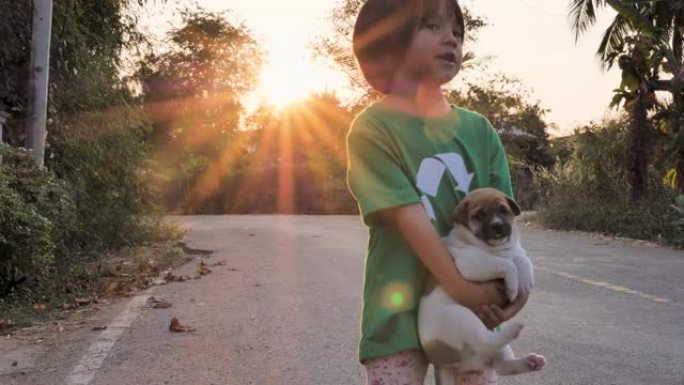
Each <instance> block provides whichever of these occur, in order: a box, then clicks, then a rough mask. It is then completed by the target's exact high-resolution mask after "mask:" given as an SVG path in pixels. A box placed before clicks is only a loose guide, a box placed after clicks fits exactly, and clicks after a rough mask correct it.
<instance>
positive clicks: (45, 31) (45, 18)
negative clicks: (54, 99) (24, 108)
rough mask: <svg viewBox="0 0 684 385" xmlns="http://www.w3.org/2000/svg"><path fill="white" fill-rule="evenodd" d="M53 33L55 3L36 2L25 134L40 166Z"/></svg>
mask: <svg viewBox="0 0 684 385" xmlns="http://www.w3.org/2000/svg"><path fill="white" fill-rule="evenodd" d="M51 30H52V0H33V29H32V32H31V74H30V76H31V79H30V90H29V126H28V129H27V133H26V134H27V135H26V147H27V148H29V149H31V150H32V151H33V156H34V157H35V158H36V163H38V165H39V166H41V167H42V166H43V161H44V157H45V136H46V130H45V125H46V123H47V99H48V80H49V76H50V36H51Z"/></svg>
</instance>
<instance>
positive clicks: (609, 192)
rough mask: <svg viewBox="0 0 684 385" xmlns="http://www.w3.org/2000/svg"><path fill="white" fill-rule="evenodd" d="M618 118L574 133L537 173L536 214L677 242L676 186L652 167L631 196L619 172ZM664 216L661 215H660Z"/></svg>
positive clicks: (560, 222) (575, 225)
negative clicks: (635, 197) (559, 159)
mask: <svg viewBox="0 0 684 385" xmlns="http://www.w3.org/2000/svg"><path fill="white" fill-rule="evenodd" d="M622 127H624V125H623V124H622V123H621V122H619V121H612V122H608V123H604V124H603V125H595V126H591V127H587V129H586V130H585V131H583V132H578V133H576V135H575V136H574V139H573V143H572V154H571V155H570V156H569V158H568V160H567V161H566V162H564V163H559V164H556V165H555V166H554V167H553V168H551V169H549V170H539V171H537V172H536V177H535V189H536V190H538V191H539V192H540V194H541V205H540V208H539V212H538V218H539V220H540V221H541V223H542V224H543V225H544V226H546V227H550V228H555V229H560V230H580V231H590V232H600V233H604V234H610V235H617V236H624V237H629V238H637V239H646V240H654V241H655V240H665V241H667V242H669V243H675V242H674V238H675V237H676V235H677V233H678V231H677V229H676V228H675V227H674V226H673V225H672V224H671V218H673V213H672V208H671V202H672V201H673V199H674V195H675V194H674V191H673V190H672V189H670V188H669V187H668V186H666V185H664V184H663V183H662V181H661V180H660V178H659V177H658V175H659V173H658V172H657V170H653V169H651V170H650V173H649V183H648V187H647V193H646V195H645V197H644V198H643V199H642V200H641V201H639V202H634V201H632V200H631V199H630V194H629V183H628V181H627V178H626V175H625V174H624V171H623V166H622V163H623V159H624V155H623V154H624V146H625V137H626V135H625V131H624V129H623V128H622ZM663 218H665V220H663Z"/></svg>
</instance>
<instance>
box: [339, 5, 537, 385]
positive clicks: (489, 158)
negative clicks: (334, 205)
mask: <svg viewBox="0 0 684 385" xmlns="http://www.w3.org/2000/svg"><path fill="white" fill-rule="evenodd" d="M464 29H465V26H464V20H463V14H462V12H461V9H460V7H459V5H458V3H457V2H456V0H367V1H366V3H365V4H364V5H363V6H362V8H361V11H360V13H359V16H358V18H357V21H356V25H355V27H354V36H353V47H354V54H355V56H356V59H357V61H358V63H359V66H360V67H361V71H362V72H363V75H364V77H365V78H366V80H367V81H368V82H369V83H370V84H371V86H372V87H373V88H375V89H376V90H377V91H379V92H380V93H382V94H384V98H383V99H382V100H381V101H379V102H377V103H374V104H372V105H370V106H368V107H367V108H366V109H365V110H364V111H363V112H361V113H360V114H359V115H358V116H357V117H356V119H355V120H354V122H353V123H352V126H351V129H350V131H349V134H348V137H347V148H348V159H349V164H348V172H347V178H348V184H349V188H350V190H351V192H352V194H353V195H354V197H355V198H356V200H357V201H358V204H359V208H360V211H361V214H362V217H363V221H364V223H365V224H366V225H367V226H368V227H369V233H370V240H369V244H368V253H367V257H366V264H365V277H364V289H363V312H362V320H361V332H362V336H361V341H360V346H359V359H360V361H361V363H362V364H363V365H365V367H366V372H367V377H368V384H369V385H380V384H384V385H389V384H409V385H419V384H423V381H424V379H425V374H426V371H427V363H426V361H425V358H424V356H423V354H422V352H421V350H420V344H419V342H418V334H417V326H416V318H417V317H416V314H417V312H416V310H417V306H418V301H419V299H420V295H421V292H422V290H423V285H424V283H425V279H426V274H428V273H429V274H432V275H433V276H434V277H435V278H436V279H437V281H438V282H439V283H440V284H441V285H442V286H443V287H444V288H445V290H446V291H447V292H448V293H449V294H450V295H451V296H452V297H453V298H454V299H455V300H456V301H458V302H459V303H461V304H463V305H465V306H467V307H468V308H470V309H472V310H473V311H474V312H475V314H477V315H478V316H479V317H480V318H481V319H482V321H483V322H484V323H485V325H487V327H489V328H494V327H496V326H498V325H499V324H500V323H501V322H504V321H506V320H508V319H510V318H512V317H513V316H514V315H515V314H516V313H517V312H518V311H519V310H520V309H521V308H522V307H523V306H524V304H525V302H526V301H527V298H526V297H522V296H519V297H518V300H516V302H514V303H511V304H506V302H505V296H504V295H503V294H502V290H501V287H500V282H485V283H476V282H471V281H467V280H465V279H464V278H463V277H462V276H461V275H460V273H459V272H458V270H457V269H456V267H455V265H454V263H453V260H452V258H451V256H450V255H449V253H448V251H447V249H446V247H445V246H444V244H443V243H442V241H441V237H442V236H445V235H446V234H447V233H448V232H449V230H450V228H451V226H452V212H453V209H454V208H455V207H456V205H457V203H458V202H459V200H460V199H462V198H463V196H465V194H467V193H468V191H470V190H473V189H475V188H478V187H494V188H497V189H499V190H501V191H503V192H504V193H506V194H508V195H509V196H512V191H511V182H510V175H509V170H508V164H507V162H506V156H505V154H504V150H503V147H502V145H501V141H500V140H499V137H498V135H497V134H496V131H495V130H494V129H493V128H492V126H491V124H490V123H489V122H488V121H487V120H486V118H484V117H482V116H481V115H479V114H477V113H474V112H471V111H467V110H464V109H461V108H458V107H455V106H451V105H449V104H448V103H447V101H446V100H445V99H444V96H443V94H442V92H441V86H442V85H443V84H445V83H447V82H449V81H450V80H451V79H453V78H454V76H456V74H457V73H458V71H459V69H460V66H461V62H462V58H463V51H462V47H463V38H464ZM504 305H505V306H504ZM502 306H503V308H502ZM457 383H458V384H496V375H495V373H494V372H493V371H491V370H490V371H486V372H477V373H469V374H465V375H461V376H460V377H459V378H458V380H457ZM442 385H451V384H442Z"/></svg>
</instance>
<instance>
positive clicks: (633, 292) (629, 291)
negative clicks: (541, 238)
mask: <svg viewBox="0 0 684 385" xmlns="http://www.w3.org/2000/svg"><path fill="white" fill-rule="evenodd" d="M535 269H537V270H541V271H545V272H547V273H551V274H554V275H558V276H560V277H564V278H568V279H571V280H573V281H578V282H582V283H585V284H587V285H591V286H595V287H601V288H604V289H608V290H610V291H614V292H616V293H623V294H631V295H634V296H637V297H640V298H643V299H646V300H649V301H651V302H656V303H667V304H670V305H672V306H674V307H678V308H682V309H684V305H682V304H680V303H677V302H675V301H673V300H671V299H667V298H662V297H657V296H655V295H651V294H646V293H642V292H640V291H638V290H633V289H630V288H627V287H624V286H619V285H613V284H610V283H607V282H602V281H595V280H592V279H586V278H582V277H579V276H577V275H572V274H569V273H566V272H563V271H554V270H551V269H548V268H546V267H541V266H537V267H535Z"/></svg>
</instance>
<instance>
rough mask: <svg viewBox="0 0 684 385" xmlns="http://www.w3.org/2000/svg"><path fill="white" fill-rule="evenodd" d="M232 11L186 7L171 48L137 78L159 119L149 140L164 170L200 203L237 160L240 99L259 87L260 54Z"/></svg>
mask: <svg viewBox="0 0 684 385" xmlns="http://www.w3.org/2000/svg"><path fill="white" fill-rule="evenodd" d="M228 16H229V15H228V14H227V13H225V12H223V13H212V12H208V11H205V10H203V9H198V10H187V9H186V10H184V11H183V12H182V18H183V23H182V25H181V26H180V27H178V28H176V29H174V30H172V31H171V32H170V34H169V41H170V44H171V49H170V50H169V51H168V52H164V53H157V54H151V55H149V56H148V57H147V59H146V61H145V62H144V63H143V64H142V66H141V68H140V70H139V72H138V75H139V76H140V78H141V79H142V81H143V88H144V99H145V109H146V111H147V112H148V114H149V116H150V117H151V118H152V121H153V123H154V131H153V134H152V138H151V142H152V145H153V147H154V149H155V162H156V164H157V165H158V167H159V168H163V169H164V171H162V170H160V173H161V174H164V173H171V174H172V176H170V178H171V179H172V180H183V182H182V185H184V186H185V187H183V190H184V191H183V194H182V198H181V200H184V201H186V204H188V205H200V204H201V202H202V201H203V200H204V199H206V198H207V197H209V196H211V195H212V194H214V193H215V191H216V189H217V188H218V181H219V180H220V178H221V177H222V176H224V175H225V174H226V173H228V172H230V170H231V166H232V165H233V164H234V163H235V162H236V161H237V159H239V157H240V154H241V153H242V146H241V144H240V143H239V141H238V137H240V136H239V135H238V133H239V127H240V118H241V115H242V112H243V105H242V102H241V98H242V97H243V96H244V95H245V94H246V93H247V92H248V91H250V90H252V89H253V88H254V87H255V86H256V82H257V80H258V78H257V76H258V74H259V71H260V69H261V66H262V62H263V51H262V49H261V47H260V46H259V45H258V43H257V42H256V40H255V39H254V38H253V37H252V35H251V32H250V31H249V30H248V29H247V28H246V27H245V26H244V25H243V24H241V23H237V22H231V21H230V20H229V19H228Z"/></svg>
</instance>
